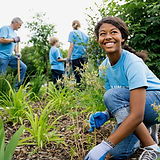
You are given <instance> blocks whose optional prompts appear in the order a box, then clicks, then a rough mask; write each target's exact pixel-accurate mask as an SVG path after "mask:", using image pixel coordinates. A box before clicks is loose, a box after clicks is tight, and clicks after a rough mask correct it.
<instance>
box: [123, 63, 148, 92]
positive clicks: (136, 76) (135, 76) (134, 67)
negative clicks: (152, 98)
mask: <svg viewBox="0 0 160 160" xmlns="http://www.w3.org/2000/svg"><path fill="white" fill-rule="evenodd" d="M126 74H127V78H128V85H129V90H132V89H136V88H140V87H145V88H147V87H148V83H147V78H146V74H145V65H144V63H143V62H142V61H136V62H133V63H131V64H129V65H128V66H127V68H126Z"/></svg>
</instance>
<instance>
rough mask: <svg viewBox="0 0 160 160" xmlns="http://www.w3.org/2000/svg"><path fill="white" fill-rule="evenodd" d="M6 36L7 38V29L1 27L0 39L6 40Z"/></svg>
mask: <svg viewBox="0 0 160 160" xmlns="http://www.w3.org/2000/svg"><path fill="white" fill-rule="evenodd" d="M7 36H8V30H7V27H2V28H1V29H0V38H7Z"/></svg>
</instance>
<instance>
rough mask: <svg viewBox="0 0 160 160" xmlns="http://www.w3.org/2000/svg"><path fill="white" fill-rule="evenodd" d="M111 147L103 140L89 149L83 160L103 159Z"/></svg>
mask: <svg viewBox="0 0 160 160" xmlns="http://www.w3.org/2000/svg"><path fill="white" fill-rule="evenodd" d="M111 149H112V147H111V146H110V145H109V144H108V143H107V142H105V141H104V140H103V141H102V142H101V143H100V144H98V145H97V146H95V147H94V148H93V149H91V150H90V151H89V153H88V154H87V156H86V157H85V158H84V160H104V159H105V157H106V155H107V153H108V152H109V151H110V150H111Z"/></svg>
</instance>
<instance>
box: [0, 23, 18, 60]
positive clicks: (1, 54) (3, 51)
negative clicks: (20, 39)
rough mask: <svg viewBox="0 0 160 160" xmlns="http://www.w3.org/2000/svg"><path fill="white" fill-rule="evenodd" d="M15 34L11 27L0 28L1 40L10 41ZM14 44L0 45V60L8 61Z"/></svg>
mask: <svg viewBox="0 0 160 160" xmlns="http://www.w3.org/2000/svg"><path fill="white" fill-rule="evenodd" d="M16 36H17V34H16V33H15V31H14V30H13V28H12V27H11V26H4V27H2V28H0V37H1V38H7V39H11V38H14V37H16ZM15 45H16V43H14V42H12V43H5V44H4V43H0V58H3V59H8V57H10V56H11V55H12V52H13V51H14V47H15Z"/></svg>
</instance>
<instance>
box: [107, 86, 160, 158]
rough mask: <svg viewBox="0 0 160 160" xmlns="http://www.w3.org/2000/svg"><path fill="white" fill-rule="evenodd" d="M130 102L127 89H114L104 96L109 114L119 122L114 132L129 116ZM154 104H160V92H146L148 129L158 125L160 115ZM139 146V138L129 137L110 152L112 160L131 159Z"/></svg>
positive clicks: (146, 123) (145, 118)
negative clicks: (159, 115)
mask: <svg viewBox="0 0 160 160" xmlns="http://www.w3.org/2000/svg"><path fill="white" fill-rule="evenodd" d="M129 101H130V91H129V89H127V88H113V89H110V90H108V91H106V93H105V94H104V103H105V105H106V107H107V109H108V110H109V112H110V113H111V114H112V115H113V116H114V117H115V119H116V121H117V125H116V127H115V129H114V131H115V130H116V129H117V128H118V126H119V125H120V124H121V123H122V122H123V121H124V120H125V119H126V117H127V116H128V115H129V110H130V108H129V107H130V106H129ZM154 103H155V104H156V105H159V104H160V91H146V104H145V113H144V120H143V123H144V124H145V125H146V127H147V128H149V127H151V126H152V125H154V124H157V123H158V121H157V120H156V118H157V117H158V114H157V112H156V111H155V110H154V109H153V107H152V104H154ZM139 146H140V141H139V140H138V138H137V137H136V136H135V135H134V134H131V135H129V136H128V137H127V138H125V139H124V140H123V141H122V142H120V143H119V144H117V145H116V147H115V148H113V149H112V150H111V151H110V154H111V155H112V160H118V159H127V158H129V157H130V156H131V155H132V154H133V153H134V152H135V151H136V150H137V149H138V148H139Z"/></svg>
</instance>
